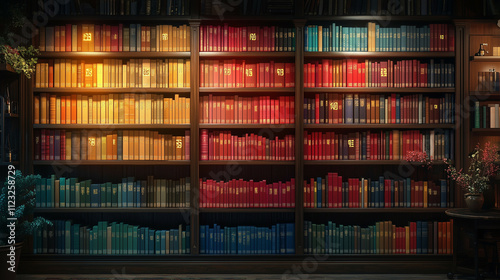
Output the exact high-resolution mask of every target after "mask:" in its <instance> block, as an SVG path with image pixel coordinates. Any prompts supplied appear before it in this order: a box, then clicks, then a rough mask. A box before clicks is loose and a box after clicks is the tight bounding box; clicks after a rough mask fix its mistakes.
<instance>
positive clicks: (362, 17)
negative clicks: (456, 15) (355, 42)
mask: <svg viewBox="0 0 500 280" xmlns="http://www.w3.org/2000/svg"><path fill="white" fill-rule="evenodd" d="M306 19H307V20H308V21H329V22H334V21H408V22H414V21H451V20H452V19H453V18H452V17H451V16H393V15H389V16H383V15H352V16H351V15H346V16H306Z"/></svg>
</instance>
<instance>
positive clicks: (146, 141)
mask: <svg viewBox="0 0 500 280" xmlns="http://www.w3.org/2000/svg"><path fill="white" fill-rule="evenodd" d="M151 134H152V131H148V130H146V131H144V160H150V152H151V151H150V143H149V140H150V135H151Z"/></svg>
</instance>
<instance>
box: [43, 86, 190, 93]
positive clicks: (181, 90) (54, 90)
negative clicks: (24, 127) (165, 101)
mask: <svg viewBox="0 0 500 280" xmlns="http://www.w3.org/2000/svg"><path fill="white" fill-rule="evenodd" d="M33 92H36V93H92V94H109V93H142V92H144V93H189V92H191V89H190V88H73V87H71V88H34V89H33Z"/></svg>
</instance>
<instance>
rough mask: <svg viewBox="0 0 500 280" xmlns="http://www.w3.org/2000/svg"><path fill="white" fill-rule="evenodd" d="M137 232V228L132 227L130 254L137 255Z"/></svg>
mask: <svg viewBox="0 0 500 280" xmlns="http://www.w3.org/2000/svg"><path fill="white" fill-rule="evenodd" d="M137 231H139V226H133V227H132V254H134V255H137V254H138V252H137V243H138V241H139V238H138V236H137Z"/></svg>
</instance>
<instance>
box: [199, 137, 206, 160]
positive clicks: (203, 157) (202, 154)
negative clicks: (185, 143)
mask: <svg viewBox="0 0 500 280" xmlns="http://www.w3.org/2000/svg"><path fill="white" fill-rule="evenodd" d="M200 143H201V147H200V160H208V130H207V129H202V130H201V137H200Z"/></svg>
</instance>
